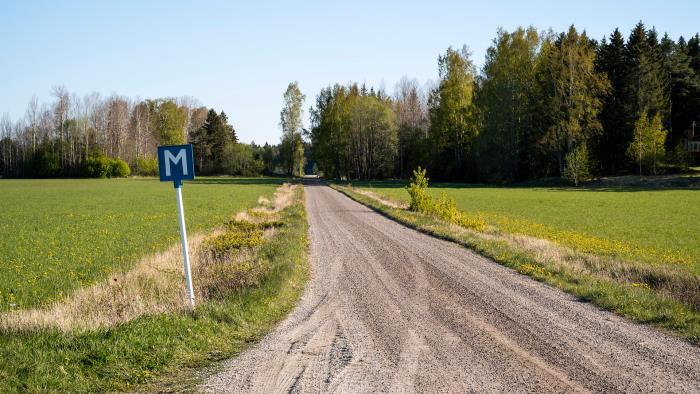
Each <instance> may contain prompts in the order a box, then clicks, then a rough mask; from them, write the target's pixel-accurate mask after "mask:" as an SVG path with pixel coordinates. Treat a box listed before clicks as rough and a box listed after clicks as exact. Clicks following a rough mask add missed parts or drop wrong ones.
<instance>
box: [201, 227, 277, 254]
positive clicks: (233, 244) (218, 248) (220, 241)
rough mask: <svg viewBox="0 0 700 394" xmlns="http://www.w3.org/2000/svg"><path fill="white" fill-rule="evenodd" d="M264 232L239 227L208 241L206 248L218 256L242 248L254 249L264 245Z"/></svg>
mask: <svg viewBox="0 0 700 394" xmlns="http://www.w3.org/2000/svg"><path fill="white" fill-rule="evenodd" d="M262 242H263V232H262V230H259V229H252V230H242V229H239V228H237V227H233V228H229V230H228V231H226V232H224V233H223V234H221V235H218V236H216V237H213V238H211V239H209V240H207V241H206V243H205V244H206V246H207V247H209V248H210V249H211V250H212V251H213V252H214V253H216V254H223V253H227V252H232V251H234V250H238V249H241V248H252V247H255V246H260V245H262Z"/></svg>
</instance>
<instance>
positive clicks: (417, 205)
mask: <svg viewBox="0 0 700 394" xmlns="http://www.w3.org/2000/svg"><path fill="white" fill-rule="evenodd" d="M425 173H426V170H425V169H424V168H420V166H418V168H417V169H415V170H413V178H411V183H409V185H408V186H406V190H407V191H408V194H409V195H410V196H411V204H410V207H409V209H410V210H411V211H414V212H422V213H430V211H431V208H432V200H431V198H430V196H429V195H428V193H427V190H428V178H427V177H426V176H425Z"/></svg>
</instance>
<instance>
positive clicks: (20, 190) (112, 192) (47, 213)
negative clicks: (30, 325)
mask: <svg viewBox="0 0 700 394" xmlns="http://www.w3.org/2000/svg"><path fill="white" fill-rule="evenodd" d="M282 181H283V180H282V179H275V178H200V179H198V180H197V181H194V182H189V183H185V185H184V188H183V199H184V206H185V215H186V221H187V228H188V232H189V233H190V234H194V233H196V232H200V231H204V230H206V229H209V228H211V227H214V226H216V225H220V224H221V223H222V222H223V221H225V219H227V218H229V217H230V215H231V214H232V213H235V212H236V211H240V210H243V209H246V208H250V207H253V206H255V205H256V202H257V199H258V197H259V196H261V195H269V194H272V192H273V191H274V190H275V188H276V187H277V186H278V185H280V184H281V183H282ZM0 207H2V219H1V220H0V312H1V311H6V310H10V309H25V308H30V307H40V306H46V305H48V304H50V303H52V302H54V301H57V300H60V299H62V298H64V297H65V296H66V295H67V294H69V293H70V292H71V291H72V290H74V289H77V288H79V287H82V286H85V285H88V284H91V283H94V282H95V281H97V280H100V279H103V278H106V277H107V276H108V275H110V274H111V273H113V272H123V271H125V270H128V269H129V268H130V267H132V265H133V264H134V263H135V262H136V261H137V260H138V259H139V257H141V256H143V255H145V254H149V253H153V252H157V251H161V250H164V249H165V248H167V247H170V246H172V245H174V244H176V243H177V242H178V241H179V228H178V225H177V207H176V203H175V192H174V191H173V186H172V184H170V183H165V182H163V183H161V182H159V181H158V180H157V179H152V178H131V179H46V180H36V179H34V180H0Z"/></svg>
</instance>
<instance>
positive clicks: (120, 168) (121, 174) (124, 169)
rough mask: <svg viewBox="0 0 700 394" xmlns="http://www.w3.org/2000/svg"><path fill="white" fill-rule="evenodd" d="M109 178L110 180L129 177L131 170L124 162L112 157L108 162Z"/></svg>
mask: <svg viewBox="0 0 700 394" xmlns="http://www.w3.org/2000/svg"><path fill="white" fill-rule="evenodd" d="M110 165H111V168H110V175H109V176H110V177H111V178H126V177H128V176H129V175H131V169H130V168H129V165H128V164H126V162H125V161H124V160H122V159H120V158H117V157H114V158H112V159H111V160H110Z"/></svg>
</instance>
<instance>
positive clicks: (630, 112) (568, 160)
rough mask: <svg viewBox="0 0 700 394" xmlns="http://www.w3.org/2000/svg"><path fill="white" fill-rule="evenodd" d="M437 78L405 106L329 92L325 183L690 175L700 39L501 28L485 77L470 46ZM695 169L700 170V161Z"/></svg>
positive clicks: (382, 97)
mask: <svg viewBox="0 0 700 394" xmlns="http://www.w3.org/2000/svg"><path fill="white" fill-rule="evenodd" d="M438 72H439V80H438V82H437V83H434V84H428V85H427V86H421V85H420V84H419V83H418V82H417V81H416V80H411V79H408V78H403V79H402V80H401V81H400V82H399V83H398V84H397V87H396V91H395V93H394V94H393V96H389V95H387V94H386V93H385V92H384V91H382V90H379V91H375V90H374V89H373V88H370V89H367V87H366V86H364V85H362V86H360V85H358V84H356V83H350V84H348V85H340V84H336V85H334V86H329V87H327V88H324V89H322V90H321V92H320V93H319V94H318V95H317V97H316V101H315V105H314V106H313V107H312V108H311V127H310V130H308V132H307V133H306V136H307V137H308V139H309V140H310V142H311V152H312V157H313V159H314V160H315V162H316V165H317V166H318V169H319V171H321V172H323V174H325V175H326V176H330V177H336V178H347V179H373V178H388V177H399V178H404V177H407V176H408V175H409V174H410V173H411V170H412V169H414V168H416V167H418V166H422V167H427V168H428V169H429V173H430V176H431V177H432V178H435V179H442V180H453V181H464V180H466V181H482V182H511V181H518V180H525V179H531V178H536V177H545V176H561V177H566V178H568V179H570V180H572V181H573V182H575V183H578V181H580V180H581V179H583V178H585V177H587V176H588V175H589V174H593V175H618V174H627V173H659V172H661V171H679V170H682V169H683V168H684V167H686V166H687V165H688V164H689V160H691V159H692V157H690V156H689V154H688V152H687V149H686V146H687V145H686V144H687V141H688V139H689V138H691V137H692V136H691V130H692V127H693V126H692V125H693V123H694V122H696V121H698V120H700V36H698V34H696V35H695V36H693V37H692V38H690V39H689V40H687V41H686V40H685V39H684V38H683V37H680V38H678V39H677V40H673V39H671V38H670V37H669V36H668V35H667V34H665V35H664V36H663V37H661V38H659V35H658V33H657V32H656V30H655V29H654V28H652V29H647V28H646V27H645V26H644V24H643V23H642V22H639V23H638V24H637V25H636V26H635V27H634V29H633V30H632V31H631V33H630V34H629V36H628V37H627V39H625V38H624V37H623V35H622V33H621V32H620V31H619V30H618V29H615V30H614V31H613V33H612V34H610V36H609V37H605V38H603V39H602V40H600V41H596V40H594V39H592V38H590V37H588V35H587V34H586V32H585V31H584V32H579V31H578V30H577V29H576V28H575V27H574V26H571V27H570V28H569V29H568V30H567V31H566V32H562V33H554V32H552V31H546V32H538V31H537V30H536V29H535V28H532V27H529V28H518V29H516V30H515V31H513V32H507V31H504V30H499V31H498V33H497V35H496V38H495V39H494V40H493V42H492V45H491V46H490V47H489V48H488V50H487V53H486V59H485V62H484V65H483V67H482V69H481V70H480V72H477V70H476V67H475V66H474V64H473V62H472V59H471V56H470V53H469V52H468V50H467V48H466V47H463V48H461V49H454V48H448V49H447V51H446V52H445V53H443V54H442V55H440V56H439V58H438ZM695 159H696V160H697V158H695Z"/></svg>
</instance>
